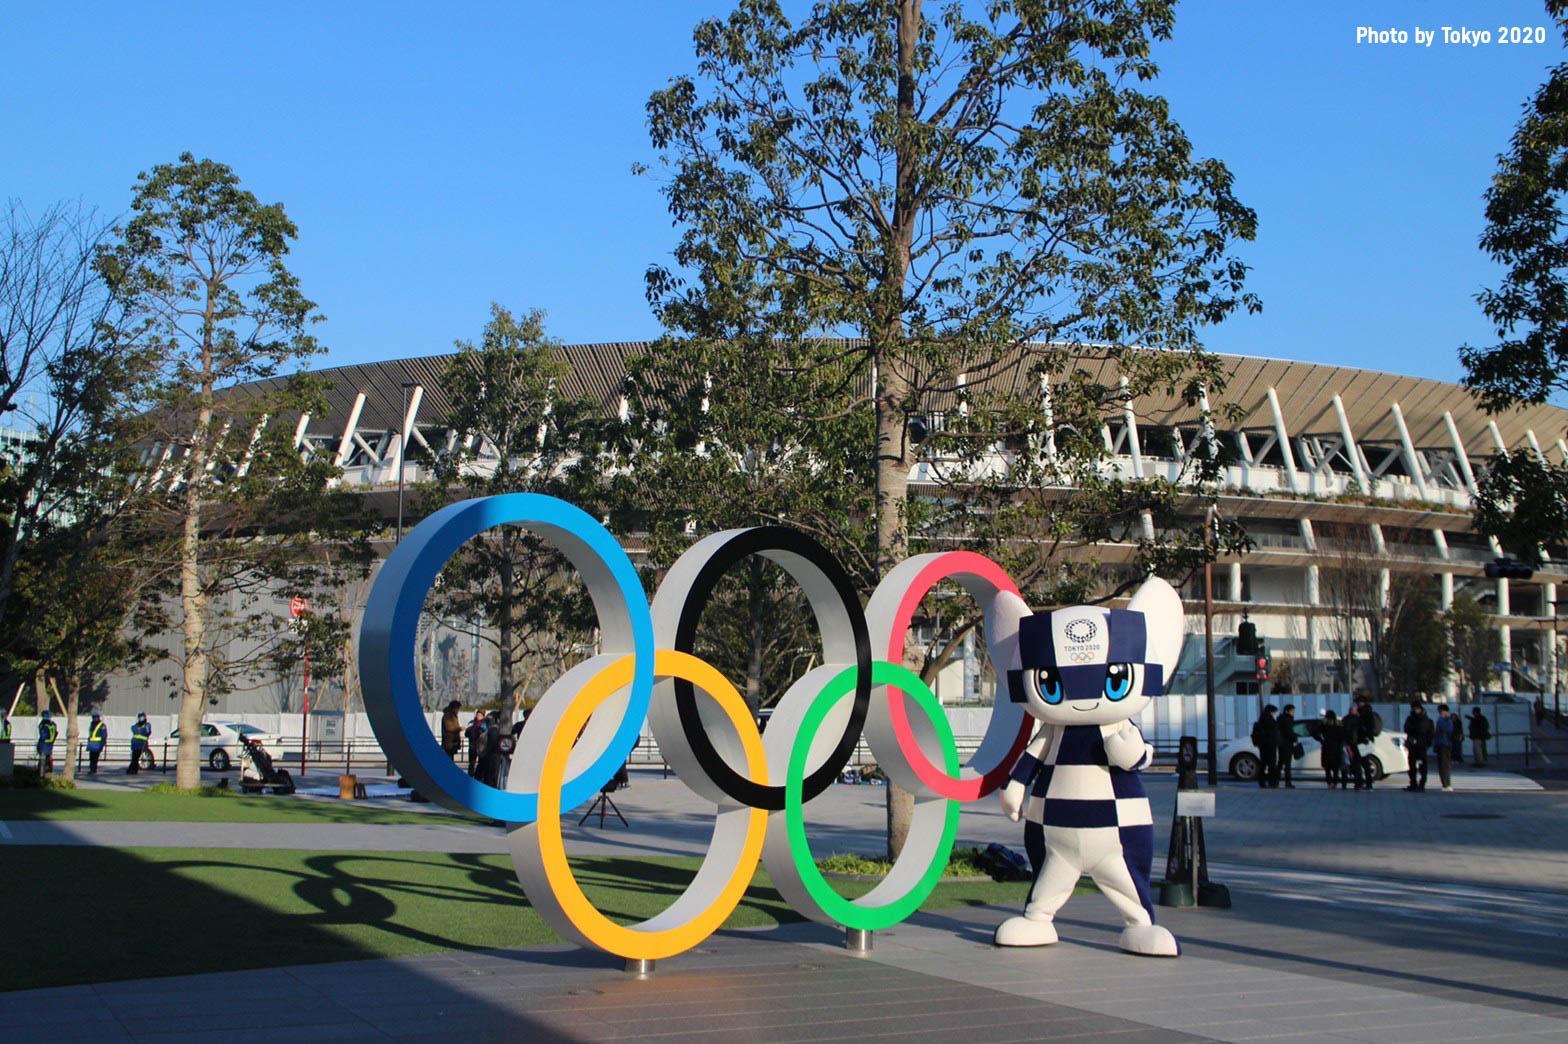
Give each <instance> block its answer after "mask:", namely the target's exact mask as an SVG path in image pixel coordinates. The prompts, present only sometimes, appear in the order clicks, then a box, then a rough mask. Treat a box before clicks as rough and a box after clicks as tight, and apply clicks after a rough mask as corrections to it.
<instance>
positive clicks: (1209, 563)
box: [1203, 504, 1219, 787]
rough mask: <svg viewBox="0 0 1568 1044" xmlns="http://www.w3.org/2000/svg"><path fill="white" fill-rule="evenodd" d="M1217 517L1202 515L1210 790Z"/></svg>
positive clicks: (1213, 777) (1212, 777)
mask: <svg viewBox="0 0 1568 1044" xmlns="http://www.w3.org/2000/svg"><path fill="white" fill-rule="evenodd" d="M1215 521H1216V515H1215V511H1214V505H1213V504H1210V505H1209V509H1208V511H1206V512H1204V515H1203V546H1204V552H1205V553H1204V556H1203V662H1204V664H1205V666H1206V670H1205V672H1204V674H1205V677H1206V678H1207V681H1206V683H1205V687H1206V691H1207V693H1208V697H1207V698H1206V699H1205V700H1204V709H1205V714H1206V716H1207V719H1208V721H1207V724H1208V729H1209V786H1211V787H1214V786H1218V785H1219V747H1218V746H1217V745H1216V744H1215V741H1214V733H1215V731H1216V729H1215V714H1214V550H1215V546H1216V543H1217V541H1216V540H1215V539H1214V525H1215Z"/></svg>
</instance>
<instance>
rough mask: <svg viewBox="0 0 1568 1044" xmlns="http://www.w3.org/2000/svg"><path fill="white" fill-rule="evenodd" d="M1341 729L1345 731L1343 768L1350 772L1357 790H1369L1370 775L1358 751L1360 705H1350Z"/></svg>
mask: <svg viewBox="0 0 1568 1044" xmlns="http://www.w3.org/2000/svg"><path fill="white" fill-rule="evenodd" d="M1343 727H1344V730H1345V757H1346V758H1347V759H1348V760H1347V761H1346V762H1345V766H1346V768H1348V769H1349V770H1350V781H1351V782H1352V783H1354V784H1355V788H1356V789H1357V790H1370V789H1371V788H1372V781H1371V780H1370V779H1368V778H1367V777H1368V776H1370V775H1371V773H1370V772H1368V771H1367V763H1366V759H1365V758H1363V757H1362V756H1361V751H1360V749H1359V746H1360V743H1361V704H1360V703H1356V702H1352V703H1351V705H1350V709H1349V710H1347V711H1346V712H1345V720H1344V722H1343Z"/></svg>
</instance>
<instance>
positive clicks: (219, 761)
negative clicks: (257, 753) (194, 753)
mask: <svg viewBox="0 0 1568 1044" xmlns="http://www.w3.org/2000/svg"><path fill="white" fill-rule="evenodd" d="M241 736H244V737H246V738H247V739H249V740H251V741H252V742H255V741H256V740H260V741H261V742H262V743H271V742H272V734H271V733H269V732H267V731H266V730H264V729H258V728H257V727H256V726H254V725H247V724H245V723H244V722H243V721H220V722H210V721H204V722H202V723H201V756H202V760H203V761H205V762H206V763H207V765H208V766H209V767H210V768H212V769H214V770H215V771H218V772H226V771H228V768H229V766H230V765H233V764H235V763H236V762H238V761H239V760H240V751H241V750H242V749H243V748H244V745H243V744H242V743H241V742H240V737H241ZM179 742H180V730H179V729H178V728H176V729H174V731H172V732H170V733H169V747H170V749H171V750H172V749H173V748H174V747H176V746H177V745H178V744H179Z"/></svg>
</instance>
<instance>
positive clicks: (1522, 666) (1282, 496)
mask: <svg viewBox="0 0 1568 1044" xmlns="http://www.w3.org/2000/svg"><path fill="white" fill-rule="evenodd" d="M645 348H646V345H643V344H639V343H613V344H585V345H570V346H565V347H563V348H561V349H560V351H561V353H562V355H563V357H564V360H565V362H566V363H567V365H568V367H569V371H570V375H569V377H568V378H567V381H566V386H565V388H564V389H563V392H564V393H566V394H570V395H577V396H582V397H585V398H587V399H589V400H591V401H593V402H596V403H598V404H599V406H600V408H601V409H603V410H604V411H606V414H607V415H614V414H617V413H619V414H622V415H624V413H625V411H626V410H627V408H628V404H627V401H626V398H625V396H624V388H625V364H626V362H627V360H628V359H629V358H631V357H632V356H633V355H634V354H636V353H639V352H641V351H642V350H644V349H645ZM450 358H451V357H450V356H427V357H420V358H409V359H400V360H392V361H387V362H380V363H374V364H367V365H359V366H345V367H339V368H336V369H330V370H326V371H322V372H321V374H320V375H321V376H323V377H325V378H326V379H328V380H329V381H330V382H331V392H330V395H329V399H330V403H331V408H330V410H329V412H327V413H326V414H325V415H322V416H311V415H306V416H295V417H288V418H281V417H280V418H276V419H274V420H272V421H271V423H273V424H285V425H290V426H291V427H292V431H293V437H294V441H295V444H296V445H297V446H298V447H299V448H300V450H301V451H302V452H306V453H311V454H321V455H326V456H328V457H330V458H331V459H332V460H333V461H334V462H336V463H337V464H338V465H339V466H341V468H342V469H343V477H342V480H341V481H342V482H343V483H344V484H345V485H347V486H349V487H353V488H358V489H363V490H364V491H365V494H366V496H367V497H370V498H371V499H372V500H373V501H374V502H375V504H376V506H377V507H378V508H379V509H380V510H381V511H382V512H383V513H384V515H385V516H386V517H387V518H388V519H389V520H390V519H391V518H393V517H395V513H396V503H397V492H396V491H397V488H398V485H399V480H400V478H401V480H402V481H403V482H404V483H406V484H407V485H409V486H412V485H414V484H416V483H418V482H420V481H423V480H425V479H428V478H429V477H430V472H429V467H430V463H431V461H432V460H433V459H434V457H435V456H436V455H438V454H440V453H441V452H443V451H444V450H448V449H450V448H451V447H452V445H453V442H454V436H453V434H452V433H451V432H449V431H448V430H447V429H446V428H445V426H444V424H443V419H444V418H445V417H446V416H447V414H448V412H449V409H450V402H449V401H448V399H447V397H446V394H445V392H444V391H443V389H442V386H441V375H442V373H443V372H444V370H445V368H446V366H447V364H448V361H449V359H450ZM1222 359H1223V361H1224V362H1225V364H1226V366H1227V368H1228V369H1229V371H1230V374H1231V376H1230V381H1229V384H1228V386H1227V388H1226V391H1225V393H1224V398H1225V403H1220V402H1215V403H1205V404H1202V405H1201V406H1200V407H1197V408H1195V407H1191V406H1188V405H1187V404H1185V403H1183V402H1182V401H1181V400H1180V399H1178V398H1175V397H1164V396H1154V397H1148V398H1143V399H1135V400H1133V401H1131V402H1130V403H1128V405H1127V407H1126V409H1125V410H1123V411H1121V415H1120V416H1117V417H1113V418H1111V419H1109V421H1108V422H1107V423H1106V424H1105V426H1104V428H1103V430H1102V433H1101V434H1102V437H1103V439H1104V441H1105V445H1106V448H1107V449H1108V451H1109V460H1108V462H1107V465H1106V466H1107V467H1109V468H1112V469H1115V470H1116V471H1117V472H1118V473H1119V474H1121V475H1122V476H1124V477H1127V478H1135V477H1144V478H1149V477H1156V476H1163V477H1166V478H1169V479H1171V480H1173V481H1180V480H1181V477H1182V476H1183V475H1184V474H1185V473H1186V472H1187V469H1185V468H1184V462H1185V459H1186V457H1187V455H1189V454H1191V453H1193V452H1194V451H1195V448H1196V447H1197V446H1198V445H1199V442H1200V440H1203V439H1206V438H1210V437H1212V438H1215V439H1217V440H1218V442H1219V446H1220V449H1221V459H1222V460H1224V461H1225V462H1226V463H1225V466H1224V468H1223V472H1222V474H1221V476H1220V480H1219V487H1218V490H1219V498H1218V510H1219V511H1220V512H1221V513H1222V514H1224V515H1225V516H1226V517H1228V518H1230V519H1233V520H1235V521H1236V522H1238V523H1240V524H1241V525H1242V527H1244V528H1245V530H1246V531H1247V533H1248V534H1249V535H1250V537H1251V539H1252V541H1253V544H1254V546H1253V548H1252V550H1251V551H1249V552H1248V553H1247V554H1246V555H1244V556H1242V557H1240V558H1237V559H1222V560H1221V561H1220V563H1219V564H1218V565H1217V566H1216V568H1215V592H1214V597H1215V611H1216V618H1215V634H1216V655H1217V660H1216V681H1217V691H1219V692H1220V693H1235V694H1250V693H1255V692H1257V691H1258V682H1257V680H1256V677H1255V673H1254V672H1255V667H1256V665H1255V662H1254V660H1253V659H1252V656H1251V655H1250V654H1243V653H1242V651H1241V650H1239V649H1238V648H1237V643H1236V638H1235V635H1236V634H1237V627H1238V625H1239V624H1240V623H1241V622H1242V620H1243V619H1244V618H1245V619H1250V620H1251V621H1252V622H1253V623H1254V624H1255V625H1256V627H1257V632H1258V635H1259V637H1260V638H1262V639H1263V640H1264V641H1265V642H1266V644H1267V646H1268V650H1269V653H1270V656H1271V658H1272V661H1273V665H1274V669H1275V672H1276V677H1278V672H1279V670H1280V665H1281V664H1282V663H1289V664H1290V668H1289V671H1290V674H1291V687H1292V689H1293V691H1295V692H1299V693H1313V692H1316V693H1328V692H1348V691H1350V690H1351V689H1353V688H1360V687H1363V686H1364V685H1365V684H1366V681H1367V680H1366V679H1365V677H1364V676H1363V675H1364V672H1365V671H1366V670H1367V669H1368V668H1367V664H1366V663H1365V656H1366V649H1367V643H1366V641H1365V636H1364V635H1362V636H1360V639H1359V640H1357V641H1356V645H1355V648H1356V650H1357V656H1356V658H1357V660H1358V662H1357V663H1356V665H1355V666H1354V667H1352V668H1351V671H1350V674H1351V675H1353V676H1351V677H1347V676H1346V671H1345V669H1344V667H1343V665H1342V659H1343V657H1342V655H1341V649H1342V647H1343V639H1342V636H1341V635H1340V633H1339V632H1337V631H1336V630H1335V628H1336V626H1338V625H1337V624H1336V620H1337V619H1338V618H1339V617H1340V616H1342V615H1343V614H1342V612H1341V610H1340V609H1338V608H1336V606H1335V605H1333V604H1331V603H1332V601H1333V599H1332V597H1331V596H1330V594H1329V592H1328V591H1327V590H1326V585H1325V580H1324V578H1325V572H1326V571H1334V570H1339V571H1340V573H1343V571H1344V570H1345V569H1346V568H1347V567H1348V565H1349V563H1351V562H1355V563H1358V564H1359V567H1361V568H1366V569H1369V570H1371V575H1372V577H1373V581H1372V582H1373V583H1375V584H1376V585H1377V590H1379V591H1381V592H1384V593H1385V596H1386V592H1388V591H1389V589H1390V587H1391V584H1393V583H1394V582H1395V581H1396V579H1397V578H1399V577H1400V576H1401V575H1408V574H1418V575H1422V576H1425V577H1428V578H1430V579H1431V581H1432V582H1433V583H1434V584H1435V585H1436V588H1437V590H1438V593H1439V599H1440V603H1441V605H1442V606H1443V607H1446V606H1448V605H1449V604H1451V602H1452V600H1453V598H1454V597H1455V596H1456V595H1457V594H1459V593H1461V592H1468V593H1469V594H1470V596H1471V597H1473V598H1475V599H1476V600H1477V601H1478V602H1480V603H1482V604H1483V605H1484V606H1485V607H1486V608H1487V609H1488V611H1489V612H1491V613H1492V619H1493V621H1494V624H1495V626H1496V627H1497V629H1498V632H1499V634H1500V637H1501V640H1502V650H1503V652H1502V659H1503V661H1505V663H1506V664H1507V667H1506V669H1504V670H1501V671H1499V675H1498V678H1497V679H1496V680H1495V681H1494V683H1493V684H1494V686H1495V687H1496V688H1500V689H1503V690H1507V691H1517V692H1541V693H1545V694H1547V698H1548V700H1550V698H1551V696H1550V694H1552V693H1553V692H1554V691H1555V690H1556V689H1557V688H1558V687H1559V685H1560V684H1562V682H1563V681H1568V679H1561V680H1560V679H1559V677H1558V674H1559V667H1558V664H1557V656H1556V655H1554V653H1555V650H1556V645H1557V642H1556V641H1555V640H1554V639H1553V634H1554V631H1553V628H1554V626H1555V617H1554V616H1553V606H1554V604H1555V602H1556V598H1557V589H1558V585H1559V584H1560V583H1562V582H1564V581H1565V580H1568V561H1563V560H1554V561H1550V562H1548V563H1547V564H1546V565H1545V567H1544V568H1543V569H1541V570H1539V571H1537V573H1536V575H1535V576H1534V577H1532V578H1531V579H1530V580H1529V581H1524V582H1521V581H1518V580H1492V579H1488V578H1486V577H1485V575H1484V568H1485V565H1486V563H1488V562H1489V561H1491V560H1493V559H1494V558H1496V557H1498V556H1499V555H1500V554H1502V551H1503V549H1501V548H1500V547H1498V546H1496V545H1495V544H1494V543H1490V542H1488V541H1487V540H1486V539H1485V538H1482V537H1480V536H1479V535H1478V534H1476V533H1475V532H1474V531H1473V529H1472V526H1471V512H1470V509H1471V499H1472V497H1473V496H1474V495H1475V492H1476V484H1477V479H1478V477H1479V476H1480V475H1481V474H1484V468H1485V466H1486V461H1487V460H1488V458H1490V457H1491V456H1492V455H1494V454H1495V453H1498V452H1500V451H1502V450H1505V449H1507V450H1518V449H1521V448H1528V449H1530V450H1532V451H1534V452H1538V453H1541V454H1543V455H1545V456H1547V457H1548V458H1551V459H1561V460H1568V443H1565V441H1564V438H1565V436H1568V411H1565V410H1563V409H1560V408H1557V407H1555V406H1549V405H1541V406H1533V407H1526V408H1523V409H1520V410H1517V411H1514V412H1511V413H1508V414H1504V415H1499V416H1496V417H1489V416H1487V415H1486V414H1484V413H1483V412H1481V411H1480V410H1479V409H1478V408H1477V407H1476V405H1475V404H1474V401H1473V400H1472V398H1471V397H1470V395H1469V393H1468V392H1467V391H1465V390H1464V389H1463V388H1462V387H1460V386H1458V385H1455V384H1450V383H1445V382H1441V381H1435V380H1428V379H1424V378H1417V377H1405V376H1400V375H1397V374H1390V373H1382V372H1377V371H1374V370H1365V369H1355V368H1350V367H1340V366H1331V365H1324V364H1317V363H1307V362H1291V361H1285V360H1275V359H1265V358H1258V357H1250V356H1223V357H1222ZM1087 365H1091V366H1098V367H1100V369H1101V370H1102V371H1103V372H1101V373H1098V374H1096V375H1094V379H1095V380H1097V381H1100V382H1102V383H1108V384H1114V382H1115V380H1116V374H1115V373H1114V370H1113V369H1112V366H1113V364H1112V363H1110V362H1109V361H1091V362H1089V363H1088V364H1087ZM1016 380H1017V387H1016V388H1014V389H1012V391H1013V393H1014V394H1017V395H1021V396H1030V397H1035V398H1037V399H1038V400H1039V402H1040V406H1041V409H1043V410H1049V408H1050V406H1049V387H1048V386H1041V385H1040V384H1039V383H1038V379H1034V380H1033V381H1032V382H1031V380H1030V379H1027V378H1026V377H1025V376H1024V375H1023V373H1022V372H1021V371H1020V373H1019V375H1017V378H1016ZM236 393H237V394H241V395H243V394H245V389H243V388H242V389H237V390H236ZM712 394H714V395H722V394H723V389H722V388H715V389H714V390H713V393H712ZM1225 404H1229V405H1231V406H1233V407H1235V408H1237V411H1238V412H1239V417H1240V419H1239V421H1236V422H1234V423H1230V424H1228V425H1227V426H1226V427H1225V428H1224V429H1223V430H1214V429H1205V427H1204V424H1203V419H1202V418H1203V414H1202V412H1201V410H1202V408H1203V407H1204V406H1212V407H1213V408H1214V411H1215V413H1216V414H1218V413H1219V412H1220V407H1221V406H1222V405H1225ZM152 452H155V453H156V452H158V448H157V447H154V448H153V450H152ZM913 479H914V483H913V486H912V492H914V493H918V492H919V491H920V490H921V488H922V483H923V482H924V480H925V479H926V473H925V471H924V468H923V467H922V466H917V468H916V471H915V474H914V476H913ZM927 488H929V486H928V487H927ZM1203 504H1204V501H1203V499H1202V498H1201V497H1200V496H1198V495H1197V493H1196V491H1195V493H1194V495H1193V497H1192V498H1191V501H1190V503H1189V505H1188V506H1189V507H1190V509H1191V513H1192V518H1191V523H1192V525H1194V526H1199V525H1201V524H1202V523H1201V512H1202V510H1203ZM1135 550H1136V549H1135V547H1134V546H1133V545H1130V544H1129V545H1125V546H1115V545H1112V546H1105V545H1101V546H1098V547H1097V548H1095V553H1096V554H1097V555H1098V557H1099V558H1100V559H1101V560H1102V561H1105V562H1107V563H1116V562H1118V561H1126V560H1128V559H1130V558H1131V557H1132V555H1133V554H1134V553H1135ZM1183 595H1184V598H1186V599H1187V608H1188V612H1189V615H1188V630H1189V632H1190V637H1191V639H1192V640H1189V642H1188V643H1187V648H1186V650H1185V651H1184V653H1183V657H1182V660H1181V662H1180V664H1179V666H1178V669H1177V672H1176V676H1175V679H1174V683H1173V691H1176V692H1182V693H1198V692H1202V691H1203V687H1204V682H1205V676H1204V665H1203V655H1202V642H1201V637H1202V589H1201V586H1194V585H1189V586H1188V588H1187V589H1186V590H1184V591H1183ZM284 610H285V607H283V606H282V605H281V604H280V607H279V611H284ZM464 644H465V639H464V638H463V636H461V635H445V636H441V638H440V639H439V641H438V640H436V639H435V638H434V637H433V638H432V641H431V645H432V648H433V649H434V648H435V647H436V646H439V647H440V648H441V649H443V650H445V652H443V653H441V655H442V656H444V657H446V658H445V659H443V660H442V662H441V663H440V664H437V665H436V667H435V670H436V671H437V673H438V674H439V673H440V672H441V671H446V672H447V676H448V678H447V680H448V681H451V680H452V679H451V677H450V676H451V674H452V670H453V663H452V661H451V657H453V656H457V657H458V658H461V657H462V656H463V655H465V650H464V649H463V648H462V647H463V645H464ZM454 650H455V651H454ZM466 655H467V656H469V657H470V668H469V670H468V673H467V684H468V685H469V686H471V688H472V691H473V694H474V696H475V697H476V698H483V697H484V695H485V690H486V688H489V689H490V691H492V692H493V691H494V688H493V685H494V683H493V674H492V672H491V671H487V670H486V669H485V665H484V664H482V663H481V662H480V660H481V659H482V657H481V656H480V654H479V643H478V641H477V639H474V640H473V641H472V643H471V648H470V649H469V650H467V651H466ZM166 666H167V665H164V667H157V666H155V667H153V668H151V669H149V670H148V671H147V672H144V674H143V675H141V676H139V677H137V678H126V679H116V680H115V681H114V683H113V685H112V687H111V695H110V697H109V701H110V702H109V705H108V708H107V709H108V710H110V712H112V713H130V712H132V711H133V710H134V709H137V708H138V707H139V706H140V705H142V704H152V705H159V706H148V708H147V709H149V710H152V709H161V704H162V703H163V701H162V700H160V699H158V698H157V695H156V694H157V693H159V692H161V691H164V690H167V689H169V688H170V685H169V683H168V681H167V680H166V679H165V676H166V675H167V674H169V672H168V671H167V670H166V669H165V667H166ZM956 669H957V670H959V671H961V672H967V673H968V674H969V675H970V676H968V677H965V678H963V680H962V681H961V682H958V683H957V685H956V686H948V689H949V693H948V694H946V695H947V696H948V698H951V696H952V690H953V689H954V688H957V689H958V691H959V692H962V693H963V694H965V695H972V694H974V692H975V690H976V688H977V679H978V673H977V669H976V667H975V666H974V664H973V662H972V661H970V662H968V663H966V664H964V665H961V666H958V667H957V668H956ZM1564 669H1565V670H1568V664H1565V665H1564ZM487 675H490V676H491V677H487ZM332 687H333V684H332V682H331V681H330V680H329V681H327V683H326V686H325V690H324V691H322V693H321V696H324V697H326V698H327V700H328V701H330V699H331V695H330V690H331V689H332ZM298 688H299V686H298V681H297V680H294V679H278V681H277V684H276V685H262V686H260V687H258V688H253V689H247V690H241V691H239V692H236V693H234V694H232V695H230V696H227V697H225V700H227V701H230V702H229V704H228V705H227V706H225V707H224V708H223V709H224V710H228V711H233V712H241V711H250V712H272V711H283V710H290V709H294V708H295V707H297V700H298ZM464 702H465V703H466V702H469V701H468V700H465V701H464ZM291 704H292V705H293V706H291Z"/></svg>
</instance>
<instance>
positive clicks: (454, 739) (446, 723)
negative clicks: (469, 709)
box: [441, 700, 463, 761]
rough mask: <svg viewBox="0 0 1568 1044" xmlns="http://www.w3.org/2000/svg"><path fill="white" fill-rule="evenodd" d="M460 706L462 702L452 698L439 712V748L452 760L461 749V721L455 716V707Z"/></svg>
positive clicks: (455, 758) (454, 759)
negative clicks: (444, 708)
mask: <svg viewBox="0 0 1568 1044" xmlns="http://www.w3.org/2000/svg"><path fill="white" fill-rule="evenodd" d="M460 706H462V704H460V703H458V702H457V701H456V700H453V701H452V702H451V703H449V704H447V705H446V710H444V711H442V712H441V749H442V750H443V751H445V752H446V756H447V757H449V758H451V759H452V760H453V761H456V760H457V756H458V755H459V754H461V753H462V751H463V722H462V721H461V719H459V718H458V716H457V708H458V707H460Z"/></svg>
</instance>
